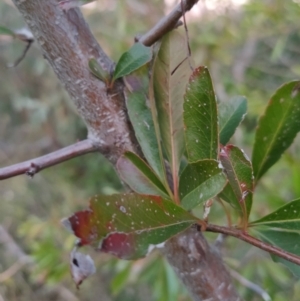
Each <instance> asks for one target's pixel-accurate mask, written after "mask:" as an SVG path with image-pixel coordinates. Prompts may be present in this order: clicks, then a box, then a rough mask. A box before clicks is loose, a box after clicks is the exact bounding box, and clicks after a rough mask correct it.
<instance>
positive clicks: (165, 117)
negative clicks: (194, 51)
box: [153, 30, 191, 182]
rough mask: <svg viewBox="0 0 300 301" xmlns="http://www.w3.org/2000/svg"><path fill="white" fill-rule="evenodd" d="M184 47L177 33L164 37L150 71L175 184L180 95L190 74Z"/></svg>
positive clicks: (180, 135) (180, 138) (181, 139)
mask: <svg viewBox="0 0 300 301" xmlns="http://www.w3.org/2000/svg"><path fill="white" fill-rule="evenodd" d="M184 45H185V39H184V38H183V37H182V36H181V35H180V34H179V33H178V31H177V30H173V31H171V32H169V33H168V34H166V35H164V37H163V38H162V42H161V46H160V49H159V51H158V53H157V56H156V58H155V62H154V67H153V85H154V96H155V101H156V108H157V115H158V123H159V127H160V132H161V138H162V143H163V146H164V149H165V152H166V155H167V158H168V160H169V162H170V167H171V170H172V174H173V180H174V179H175V182H177V181H176V178H177V176H178V171H179V163H180V159H181V157H182V155H183V152H184V136H183V119H182V112H183V94H184V90H185V86H186V83H187V81H188V77H189V75H190V73H191V69H190V66H189V62H188V58H187V50H186V47H184Z"/></svg>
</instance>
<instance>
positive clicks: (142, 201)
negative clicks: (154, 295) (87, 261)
mask: <svg viewBox="0 0 300 301" xmlns="http://www.w3.org/2000/svg"><path fill="white" fill-rule="evenodd" d="M196 221H197V219H196V218H195V217H193V216H192V215H190V214H189V213H188V212H187V211H185V210H184V209H183V208H181V207H179V206H176V205H175V204H174V203H173V202H170V201H168V200H165V199H162V198H160V197H156V196H147V195H139V194H115V195H111V196H96V197H94V198H92V199H91V201H90V207H89V209H88V210H84V211H80V212H77V213H75V214H74V215H73V216H71V217H70V218H67V219H65V220H64V221H63V224H64V225H65V226H66V227H67V228H68V229H70V230H72V231H73V233H74V235H76V236H77V237H78V238H79V239H80V243H79V245H88V244H90V245H92V246H94V247H95V248H96V249H97V250H99V251H101V252H106V253H110V254H113V255H115V256H117V257H119V258H122V259H137V258H141V257H144V256H145V255H147V253H148V252H150V251H151V250H152V249H153V247H154V246H155V245H158V244H161V243H163V242H165V241H166V240H167V239H168V238H170V237H171V236H173V235H175V234H177V233H179V232H181V231H183V230H185V229H186V228H188V227H190V226H191V224H193V223H195V222H196Z"/></svg>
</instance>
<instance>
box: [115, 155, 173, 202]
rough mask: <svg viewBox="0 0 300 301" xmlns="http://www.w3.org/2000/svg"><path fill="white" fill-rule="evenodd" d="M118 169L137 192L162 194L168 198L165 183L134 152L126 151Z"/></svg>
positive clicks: (119, 161) (120, 159) (124, 179)
mask: <svg viewBox="0 0 300 301" xmlns="http://www.w3.org/2000/svg"><path fill="white" fill-rule="evenodd" d="M117 170H118V172H119V174H120V176H121V178H122V180H123V181H125V182H126V183H127V184H128V185H129V186H130V187H131V188H132V189H133V190H134V191H135V192H138V193H141V194H152V195H160V196H162V197H166V198H168V193H167V191H166V189H165V188H164V185H163V184H162V183H161V181H160V180H159V179H158V178H157V176H156V175H155V173H154V172H153V170H152V169H151V168H150V167H149V165H147V163H146V162H144V161H143V160H142V159H141V158H140V157H138V156H137V155H136V154H134V153H132V152H125V153H124V154H123V155H122V156H121V157H120V158H119V159H118V162H117Z"/></svg>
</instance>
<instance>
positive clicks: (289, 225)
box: [251, 199, 300, 230]
mask: <svg viewBox="0 0 300 301" xmlns="http://www.w3.org/2000/svg"><path fill="white" fill-rule="evenodd" d="M251 225H253V226H260V225H264V226H268V227H275V228H281V229H287V230H300V199H296V200H294V201H291V202H289V203H288V204H286V205H284V206H282V207H280V208H279V209H277V210H276V211H274V212H272V213H270V214H268V215H266V216H264V217H263V218H261V219H259V220H257V221H254V222H252V223H251Z"/></svg>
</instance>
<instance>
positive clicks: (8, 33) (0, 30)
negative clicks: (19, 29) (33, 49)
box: [0, 26, 16, 37]
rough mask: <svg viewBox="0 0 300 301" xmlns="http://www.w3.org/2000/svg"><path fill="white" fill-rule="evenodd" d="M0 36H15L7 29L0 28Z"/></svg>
mask: <svg viewBox="0 0 300 301" xmlns="http://www.w3.org/2000/svg"><path fill="white" fill-rule="evenodd" d="M0 35H6V36H12V37H15V36H16V34H15V33H14V32H13V31H12V30H10V29H9V28H7V27H4V26H0Z"/></svg>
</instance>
